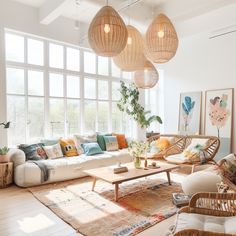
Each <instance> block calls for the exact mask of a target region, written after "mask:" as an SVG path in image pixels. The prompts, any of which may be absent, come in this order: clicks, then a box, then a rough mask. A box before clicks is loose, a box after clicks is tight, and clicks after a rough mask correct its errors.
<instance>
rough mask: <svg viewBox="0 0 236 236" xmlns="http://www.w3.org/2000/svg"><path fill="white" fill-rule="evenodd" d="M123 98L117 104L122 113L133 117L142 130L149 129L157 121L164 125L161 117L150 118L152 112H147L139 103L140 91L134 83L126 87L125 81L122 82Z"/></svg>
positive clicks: (121, 92)
mask: <svg viewBox="0 0 236 236" xmlns="http://www.w3.org/2000/svg"><path fill="white" fill-rule="evenodd" d="M120 85H121V88H120V94H121V98H120V100H119V102H118V104H117V106H118V108H119V110H120V111H122V112H125V113H127V114H128V115H129V116H131V117H132V118H133V119H134V120H135V121H137V123H138V124H139V125H140V126H141V128H148V127H149V126H150V125H151V123H152V122H154V121H157V122H159V123H160V124H162V120H161V118H160V117H159V116H156V115H152V116H150V113H151V112H150V111H145V109H144V107H143V106H142V105H141V104H140V103H139V90H138V88H137V87H136V86H135V84H134V83H131V84H129V85H128V86H126V85H125V83H124V82H123V81H121V82H120Z"/></svg>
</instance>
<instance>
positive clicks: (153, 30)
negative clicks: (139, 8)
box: [145, 14, 178, 63]
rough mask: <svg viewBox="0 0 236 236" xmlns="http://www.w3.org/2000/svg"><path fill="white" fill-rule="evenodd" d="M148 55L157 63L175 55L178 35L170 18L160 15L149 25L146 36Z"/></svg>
mask: <svg viewBox="0 0 236 236" xmlns="http://www.w3.org/2000/svg"><path fill="white" fill-rule="evenodd" d="M145 44H146V48H147V50H148V52H147V56H148V57H149V58H150V59H151V60H152V61H153V62H155V63H165V62H167V61H169V60H170V59H171V58H173V57H174V56H175V53H176V51H177V48H178V36H177V33H176V31H175V28H174V26H173V24H172V23H171V21H170V19H169V18H168V17H167V16H166V15H164V14H160V15H158V16H157V17H156V18H155V19H154V20H153V22H152V23H151V25H150V26H149V27H148V30H147V32H146V38H145Z"/></svg>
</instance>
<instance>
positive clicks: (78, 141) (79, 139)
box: [73, 134, 97, 155]
mask: <svg viewBox="0 0 236 236" xmlns="http://www.w3.org/2000/svg"><path fill="white" fill-rule="evenodd" d="M73 138H74V141H75V145H76V148H77V152H78V154H79V155H80V154H82V153H84V150H83V148H82V147H81V145H82V144H83V143H93V142H97V135H96V134H92V135H87V136H85V135H84V136H83V135H80V134H75V135H74V136H73Z"/></svg>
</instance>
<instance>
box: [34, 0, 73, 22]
mask: <svg viewBox="0 0 236 236" xmlns="http://www.w3.org/2000/svg"><path fill="white" fill-rule="evenodd" d="M68 3H70V0H50V1H45V3H44V4H43V5H42V6H41V7H40V8H39V21H40V23H41V24H45V25H49V24H50V23H52V22H53V21H54V20H55V19H57V18H58V17H59V16H61V14H62V12H63V8H64V7H65V6H66V5H67V4H68Z"/></svg>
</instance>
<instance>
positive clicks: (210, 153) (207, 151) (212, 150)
mask: <svg viewBox="0 0 236 236" xmlns="http://www.w3.org/2000/svg"><path fill="white" fill-rule="evenodd" d="M193 139H208V141H207V145H206V147H205V148H204V149H203V150H202V153H203V155H204V157H205V160H204V164H215V161H214V157H215V155H216V154H217V152H218V150H219V147H220V140H219V138H217V137H215V136H203V135H190V136H186V137H185V138H184V140H181V142H177V143H176V144H175V145H172V146H171V147H170V148H168V149H167V150H166V151H165V155H164V159H165V160H166V161H167V162H171V161H170V159H169V158H168V157H170V156H172V155H175V154H181V153H183V152H184V150H185V149H186V148H187V147H188V146H189V145H190V144H191V142H192V140H193ZM183 144H184V145H183ZM195 155H199V154H195ZM192 159H193V160H194V159H195V156H193V157H192ZM196 160H197V158H196ZM175 164H178V163H175ZM179 164H180V165H184V166H186V165H187V166H191V167H192V172H194V169H195V167H196V166H199V165H202V164H203V163H202V162H201V161H200V160H197V161H194V162H187V161H186V162H183V163H179Z"/></svg>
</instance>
